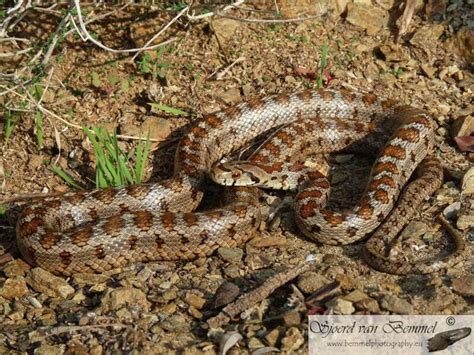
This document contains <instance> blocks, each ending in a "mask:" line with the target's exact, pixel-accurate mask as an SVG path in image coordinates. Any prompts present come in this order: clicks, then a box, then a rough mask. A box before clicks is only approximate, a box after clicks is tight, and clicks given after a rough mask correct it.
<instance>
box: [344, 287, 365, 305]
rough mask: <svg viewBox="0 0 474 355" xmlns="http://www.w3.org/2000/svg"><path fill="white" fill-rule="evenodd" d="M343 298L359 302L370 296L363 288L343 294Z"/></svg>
mask: <svg viewBox="0 0 474 355" xmlns="http://www.w3.org/2000/svg"><path fill="white" fill-rule="evenodd" d="M342 298H343V299H345V300H346V301H349V302H352V303H355V302H359V301H362V300H364V299H367V298H369V296H368V295H367V294H365V293H364V292H362V291H361V290H357V289H356V290H354V291H352V292H351V293H349V294H347V295H345V296H343V297H342Z"/></svg>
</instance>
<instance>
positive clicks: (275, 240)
mask: <svg viewBox="0 0 474 355" xmlns="http://www.w3.org/2000/svg"><path fill="white" fill-rule="evenodd" d="M272 225H273V224H272ZM287 243H288V242H287V240H286V238H285V237H273V236H272V237H262V238H254V239H252V240H251V241H250V242H249V243H248V244H249V245H251V246H252V247H254V248H259V249H260V248H269V247H284V246H286V245H287Z"/></svg>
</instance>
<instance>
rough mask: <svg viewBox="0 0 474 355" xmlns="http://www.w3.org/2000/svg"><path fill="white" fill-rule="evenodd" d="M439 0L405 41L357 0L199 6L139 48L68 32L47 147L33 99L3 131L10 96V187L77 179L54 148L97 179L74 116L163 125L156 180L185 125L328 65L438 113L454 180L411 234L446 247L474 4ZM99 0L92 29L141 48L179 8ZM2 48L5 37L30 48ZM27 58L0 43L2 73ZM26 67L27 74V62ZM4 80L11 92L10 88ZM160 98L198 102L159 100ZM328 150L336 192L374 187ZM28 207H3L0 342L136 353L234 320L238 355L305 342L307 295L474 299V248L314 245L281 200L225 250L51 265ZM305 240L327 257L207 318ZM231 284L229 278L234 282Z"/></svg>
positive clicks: (377, 309) (342, 195)
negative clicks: (429, 255)
mask: <svg viewBox="0 0 474 355" xmlns="http://www.w3.org/2000/svg"><path fill="white" fill-rule="evenodd" d="M282 3H284V2H282ZM386 3H387V2H384V3H383V4H381V5H380V6H377V7H375V8H376V9H377V11H380V13H381V14H383V15H384V16H386V15H388V14H389V13H390V14H391V15H392V16H396V14H397V12H396V11H395V10H393V9H392V10H390V11H388V10H387V9H388V7H387V4H386ZM439 3H444V7H443V8H441V9H438V8H436V6H435V5H436V4H437V2H430V4H431V7H429V6H428V5H427V6H426V7H425V8H423V9H422V10H420V11H419V12H418V14H417V15H415V16H414V18H413V22H412V23H411V24H410V27H409V30H408V33H407V34H406V35H405V36H402V37H401V38H399V39H398V43H396V38H395V34H396V27H395V25H394V23H393V22H389V25H387V24H386V21H385V22H384V21H382V23H381V24H379V25H377V24H376V23H372V21H375V20H374V19H370V18H367V19H364V18H363V19H358V18H357V11H356V10H357V9H355V10H354V9H352V12H351V9H349V13H348V14H347V15H346V14H344V15H343V16H342V17H341V16H337V15H333V16H331V15H327V14H326V15H322V14H320V13H315V14H313V13H311V12H309V10H308V12H307V13H305V12H304V11H303V12H302V15H301V13H297V14H291V16H290V17H294V16H300V15H301V16H302V17H307V16H313V17H312V18H311V19H308V20H305V21H289V22H288V23H265V22H259V21H256V22H254V23H253V22H243V21H234V20H231V19H228V18H224V17H217V16H210V17H207V18H204V19H200V20H195V21H190V20H189V19H186V18H184V17H183V18H181V19H179V20H178V21H177V22H175V23H174V24H172V26H170V28H169V30H168V31H166V32H165V33H164V35H163V36H162V37H159V38H158V40H157V42H161V41H164V40H166V39H176V40H174V41H173V42H172V43H170V44H168V45H166V46H165V47H163V48H164V50H156V51H151V52H149V53H150V55H149V56H144V55H143V54H142V55H140V56H139V57H138V58H136V59H135V60H132V55H131V54H116V53H112V52H109V51H106V50H104V49H101V48H98V47H97V46H96V45H94V44H92V43H90V42H83V41H81V39H80V38H79V36H77V35H75V34H71V35H68V36H66V37H65V38H64V39H61V40H60V42H59V43H58V45H57V46H56V48H55V50H54V52H53V54H52V56H51V58H50V59H49V62H48V64H47V66H46V67H45V73H44V75H42V76H41V83H42V85H43V90H44V92H45V93H44V96H43V99H42V101H41V104H42V107H44V108H46V109H47V110H48V111H49V112H52V113H53V115H49V114H44V115H43V126H42V129H43V144H42V147H40V146H39V144H38V141H37V137H38V134H37V133H38V126H37V123H36V122H37V121H35V119H36V120H37V117H38V114H37V112H38V108H37V107H36V106H34V105H26V107H23V108H24V110H23V111H16V112H18V113H17V114H16V115H15V117H14V126H13V131H12V132H11V134H9V135H8V137H7V136H6V134H5V129H6V125H7V121H6V112H7V110H6V109H5V110H4V119H3V121H0V124H3V126H4V130H2V132H3V133H2V134H3V136H2V151H3V158H2V162H1V163H0V178H2V180H3V183H2V185H1V190H0V201H4V200H7V199H11V198H12V197H15V196H20V195H22V194H27V193H39V192H41V193H53V192H64V191H67V190H71V189H72V187H70V186H69V185H68V184H67V183H66V182H65V181H64V180H62V179H61V178H60V177H59V176H58V175H56V174H55V173H54V172H53V171H52V170H51V166H52V165H53V164H57V165H59V166H60V167H61V168H62V169H63V170H65V171H66V172H67V173H68V174H70V175H71V176H73V177H74V178H75V179H76V180H77V181H79V182H81V183H82V184H83V185H84V186H87V187H88V188H93V187H94V184H93V183H92V181H93V180H94V176H95V172H94V171H95V157H94V155H93V149H92V146H91V144H90V142H89V141H88V140H87V139H86V137H85V135H84V133H83V132H82V131H81V130H80V129H78V128H76V126H78V127H80V126H83V125H88V126H90V125H95V126H102V127H105V128H107V129H108V130H110V131H112V130H113V129H114V128H116V129H117V131H118V133H119V134H121V135H122V136H128V137H130V136H132V138H123V139H121V140H120V145H121V146H122V147H123V148H124V149H130V148H131V147H133V146H134V145H136V139H133V137H138V136H140V135H142V136H143V135H144V134H146V132H147V131H148V129H151V137H152V138H153V139H155V141H154V143H153V152H152V157H151V158H150V159H149V165H148V167H149V168H148V170H147V174H146V179H147V180H148V181H150V182H154V181H159V180H161V179H163V178H166V177H169V176H170V175H171V174H172V171H173V170H172V167H173V160H174V150H175V149H176V144H177V140H178V139H179V137H181V136H182V134H183V133H184V131H185V130H186V127H187V126H188V125H189V124H192V122H193V121H194V120H195V119H196V118H198V117H201V116H202V115H204V114H206V113H210V112H213V111H217V110H220V109H223V108H225V107H227V106H230V105H234V104H237V103H239V102H242V101H246V100H248V99H249V98H252V97H255V96H266V95H271V94H275V93H282V92H291V91H295V90H299V89H303V88H316V87H317V85H318V81H319V82H320V83H322V85H323V86H324V87H329V88H346V89H349V90H355V91H360V92H375V93H377V94H379V95H386V96H389V97H392V98H395V99H397V100H401V101H403V102H405V103H408V104H411V105H413V106H416V107H419V108H422V109H425V110H426V111H427V112H429V113H430V114H431V115H432V117H433V118H434V119H435V120H436V122H437V124H438V126H439V127H438V128H437V130H436V133H437V137H436V153H437V156H438V157H439V158H440V160H441V161H442V164H443V167H444V169H445V172H446V177H445V183H444V185H443V187H442V188H441V189H440V190H439V191H437V193H436V194H435V195H434V197H433V198H432V199H430V200H429V201H427V202H425V203H424V204H423V206H422V207H421V208H420V212H419V214H418V215H417V216H415V218H414V222H412V223H411V224H410V228H411V229H409V231H408V232H407V230H405V232H404V233H406V234H407V237H408V238H410V237H412V235H411V234H415V235H418V236H419V235H424V236H425V239H430V237H431V238H435V239H436V240H438V239H440V241H437V242H436V243H438V244H436V243H435V244H434V245H436V246H437V247H438V246H439V245H447V244H449V243H450V238H449V237H448V235H447V234H446V232H445V231H444V230H443V228H442V227H441V226H440V224H439V222H437V219H436V217H437V215H438V214H439V213H441V212H442V211H443V210H444V209H445V208H446V207H447V206H449V205H451V204H452V203H454V202H456V201H458V200H459V196H460V190H461V179H462V177H463V174H464V173H465V172H466V171H467V170H468V168H469V167H470V166H472V158H473V157H472V153H470V154H471V155H470V156H469V154H468V153H462V152H460V150H459V149H458V148H457V147H456V144H455V142H454V140H453V138H452V127H453V122H455V121H456V120H459V119H462V118H464V117H466V116H469V115H472V109H473V106H472V102H470V100H472V95H473V76H472V72H471V71H470V68H469V66H468V64H469V60H470V59H469V53H467V54H466V51H468V50H467V49H466V48H465V47H463V46H464V44H466V46H467V45H468V41H469V39H468V36H469V33H471V34H472V32H469V28H468V26H469V25H472V21H473V20H472V18H469V15H468V14H469V11H472V3H471V4H469V3H463V2H459V1H451V2H449V3H448V7H447V8H446V3H445V2H442V1H441V2H439ZM242 6H245V5H242ZM272 6H273V5H272ZM272 6H270V5H268V6H267V5H262V4H258V5H255V8H254V9H255V10H258V12H255V11H254V12H249V11H244V10H243V9H228V10H226V12H225V14H226V15H231V16H236V17H239V18H248V17H249V16H251V17H252V18H256V19H264V18H275V9H274V8H273V7H272ZM366 6H372V5H366ZM247 7H250V6H249V5H248V6H247ZM87 10H88V11H92V10H94V12H89V15H90V16H93V15H94V14H102V13H106V12H107V11H110V10H113V11H112V13H111V14H109V15H107V16H106V17H105V18H103V19H99V20H97V21H95V22H93V23H91V24H89V25H88V29H89V31H90V33H92V34H93V35H94V36H95V37H96V38H97V39H98V40H99V41H100V42H102V43H105V44H106V45H107V46H109V47H112V48H132V47H137V46H138V47H139V46H143V44H144V43H145V42H146V41H147V40H148V39H149V38H150V37H151V36H153V34H154V33H156V32H158V30H159V28H160V27H161V26H163V25H164V24H166V23H167V22H169V21H170V20H171V19H172V18H173V17H174V16H176V15H177V13H178V11H179V10H180V7H171V8H168V11H164V10H163V9H162V8H156V9H153V8H149V7H146V6H128V7H126V8H124V9H119V8H107V9H102V8H95V9H93V8H90V9H87ZM267 10H268V11H267ZM282 10H284V9H282ZM303 10H304V9H303ZM265 11H267V12H265ZM377 13H378V12H377ZM283 15H285V13H284V12H283ZM293 15H294V16H293ZM62 16H63V15H62V14H61V13H57V14H56V13H53V14H51V13H45V12H38V11H32V12H30V13H29V14H28V15H27V17H26V19H25V20H22V21H20V23H19V24H18V25H17V26H16V27H15V29H14V31H13V32H12V33H10V35H11V36H15V37H21V38H27V39H29V40H30V41H31V43H42V44H43V45H44V46H45V47H44V48H48V44H50V42H49V39H50V38H51V34H52V33H54V31H55V30H56V28H57V26H58V24H59V23H60V21H61V18H63V17H62ZM344 17H346V19H344ZM276 18H278V19H280V18H281V17H279V16H277V17H276ZM387 18H388V17H387ZM378 19H380V18H378ZM364 23H368V24H369V25H370V26H368V27H367V26H366V25H364V26H365V27H366V29H365V30H364V28H361V27H360V26H363V24H364ZM471 31H472V29H471ZM368 33H370V34H368ZM463 36H464V37H463ZM471 45H472V44H471ZM2 46H3V48H2V51H5V52H7V51H9V52H13V51H17V50H18V49H19V48H17V47H15V46H13V45H12V46H11V47H9V45H8V44H5V43H2ZM471 48H472V47H471ZM38 49H39V48H35V50H38ZM326 50H327V55H326ZM471 50H472V49H471ZM471 55H472V54H471ZM324 58H326V59H327V63H323V62H324ZM29 59H31V57H27V56H26V55H24V56H21V55H20V56H15V57H13V59H12V58H7V59H5V58H2V60H3V61H2V62H1V65H2V70H1V71H2V72H3V73H9V74H11V73H14V72H15V70H16V72H17V73H18V71H19V70H20V69H21V68H24V67H25V66H26V65H27V61H28V60H29ZM471 59H472V57H471ZM471 64H472V62H471ZM30 67H31V65H30ZM30 69H31V68H30ZM25 75H26V74H25ZM5 78H6V77H5ZM20 79H21V80H23V79H24V77H21V74H20V77H19V80H20ZM5 80H7V79H5ZM5 82H6V83H7V84H6V85H7V86H5V85H4V84H2V91H3V90H5V89H7V88H12V87H15V86H14V85H12V84H11V81H5ZM24 94H25V93H24V91H22V88H21V86H16V87H15V88H14V90H13V91H10V92H8V93H6V94H5V95H3V96H0V100H2V101H1V102H2V104H4V105H5V106H6V107H7V106H8V107H15V108H18V107H20V105H21V101H22V99H21V97H19V96H18V95H24ZM150 102H155V103H160V104H164V105H167V106H168V107H172V108H175V109H179V110H181V111H184V112H187V113H188V114H189V115H188V116H185V115H178V116H175V115H172V114H169V113H166V112H164V111H162V110H159V109H152V108H151V106H150V105H149V103H150ZM144 132H145V133H144ZM7 138H8V141H7V140H6V139H7ZM469 159H471V161H470V160H469ZM330 162H331V165H333V166H334V167H335V169H334V170H333V171H332V172H331V180H332V182H333V184H334V185H335V192H334V194H333V196H332V197H331V200H332V203H333V204H335V205H338V206H339V207H348V206H350V204H351V203H353V202H354V201H355V200H356V199H357V197H358V196H360V194H361V193H362V191H363V189H364V181H365V180H364V179H366V177H367V174H368V172H369V170H370V163H371V160H370V159H369V158H366V157H360V158H359V157H354V156H352V155H347V154H336V155H334V156H331V157H330ZM269 194H270V195H273V196H276V198H282V197H283V195H282V194H280V193H271V192H270V193H269ZM273 198H275V197H273ZM207 202H209V201H207ZM207 202H206V203H207ZM210 202H212V201H210ZM22 205H24V202H20V203H16V204H15V203H12V204H8V205H5V206H4V208H3V209H2V212H1V215H0V216H1V217H0V254H4V255H3V257H2V256H1V255H0V268H3V272H2V271H0V322H1V324H2V329H0V353H3V352H5V353H15V352H25V351H28V352H30V351H32V350H35V349H36V350H35V353H36V351H38V352H40V353H62V352H68V353H89V352H90V353H94V354H100V353H103V352H109V351H123V352H129V351H132V350H134V351H135V352H137V353H138V352H141V350H143V349H145V350H147V351H150V352H155V353H161V352H166V351H170V352H171V351H180V350H183V349H186V353H200V352H206V353H215V352H217V351H218V349H219V342H221V343H222V342H223V341H222V340H221V339H222V337H221V335H222V334H223V333H228V332H231V331H236V332H238V333H240V334H241V335H242V337H243V338H242V339H241V340H240V341H239V343H238V345H236V346H235V347H233V348H232V349H231V350H230V351H229V353H231V352H233V351H235V353H237V352H238V353H240V352H243V353H247V352H252V351H253V350H255V349H257V348H260V347H264V346H267V347H276V348H278V349H281V350H283V351H287V352H289V353H293V352H301V353H304V352H305V351H306V349H307V344H306V340H305V339H306V338H307V337H306V335H307V326H306V314H307V312H308V310H309V311H311V312H324V311H326V310H328V309H329V310H331V311H333V312H335V313H342V314H351V313H355V314H368V313H374V314H388V313H397V314H413V313H415V314H473V312H474V307H473V302H472V300H473V298H472V296H473V294H472V290H471V291H469V290H466V289H468V288H469V281H470V280H471V281H470V282H472V277H473V276H472V273H473V272H474V267H473V260H472V258H471V259H467V260H465V261H464V262H461V263H459V264H458V265H455V266H454V267H452V268H450V269H449V270H447V272H446V273H438V274H431V275H426V276H413V275H408V276H407V275H405V276H394V275H388V274H384V273H380V272H377V271H375V270H373V269H371V268H370V267H369V266H368V265H367V264H366V263H365V262H364V260H363V258H362V255H361V251H362V248H363V242H360V243H356V244H354V245H349V246H345V247H335V246H325V245H320V244H315V243H314V242H312V241H310V240H308V239H306V238H304V236H303V235H302V234H301V233H300V232H299V231H298V229H297V227H296V226H295V224H294V222H293V219H292V213H291V210H286V209H285V210H283V211H282V213H281V214H280V215H279V217H278V222H279V223H275V222H272V223H271V224H270V226H268V225H267V226H266V225H264V226H262V228H261V229H263V231H262V232H261V233H259V234H258V235H256V236H255V238H254V239H253V240H252V241H251V242H250V243H248V244H247V245H244V246H241V247H239V248H230V249H221V250H219V251H218V252H217V253H215V254H214V256H212V257H209V258H206V259H199V260H196V261H193V262H177V263H159V262H158V263H148V264H138V265H132V266H130V267H129V268H127V269H125V270H113V271H112V272H109V273H105V274H101V275H83V274H82V275H74V276H72V277H69V278H64V277H60V278H55V277H53V276H52V275H49V274H47V273H44V272H43V271H42V270H40V269H30V267H29V266H28V265H26V264H25V263H23V262H22V261H21V256H20V255H19V253H18V251H17V250H16V247H15V229H14V223H15V217H16V216H17V212H16V211H17V210H18V206H22ZM420 230H421V231H422V232H420ZM464 233H465V235H467V233H466V231H464ZM426 236H428V237H426ZM471 238H472V233H471ZM425 242H426V240H425ZM428 242H429V241H428ZM428 244H429V243H428ZM469 248H471V246H469ZM447 249H448V250H449V247H448V248H447ZM469 250H470V251H469V253H468V255H472V250H471V249H469ZM308 254H314V255H316V257H317V262H316V265H315V266H314V268H313V269H312V271H311V272H309V273H305V274H303V275H300V276H299V278H298V279H295V280H294V281H293V282H292V283H290V284H287V285H285V286H283V287H281V288H279V289H277V290H276V291H275V292H274V293H273V294H272V295H271V296H270V297H269V298H268V299H266V300H264V301H262V302H259V303H258V304H257V305H256V306H255V307H252V308H251V309H250V310H249V311H248V312H244V313H243V314H242V315H241V316H240V317H237V318H236V319H232V320H231V322H230V324H227V325H224V326H223V328H222V329H209V327H208V325H207V324H206V320H207V319H209V318H210V317H212V316H214V315H215V314H217V313H218V309H215V307H214V306H215V302H216V300H215V299H216V292H217V290H218V288H219V287H220V286H221V285H222V284H223V283H224V282H225V281H227V282H230V283H232V284H234V285H237V286H238V287H239V288H240V292H241V293H244V292H248V291H249V290H251V289H254V288H255V287H258V286H259V285H261V284H262V282H263V281H264V280H265V279H267V278H268V277H270V276H271V275H274V274H275V273H277V272H279V271H283V270H287V269H288V268H290V267H291V266H293V265H296V264H298V263H301V262H302V261H303V260H304V258H305V257H306V256H307V255H308ZM333 281H337V287H336V288H335V289H334V290H333V291H331V292H330V293H329V296H328V294H324V296H326V298H324V297H320V298H316V299H315V298H314V297H312V298H309V296H310V295H312V294H313V293H314V292H315V291H316V290H318V289H320V288H321V287H324V286H327V285H329V284H331V283H332V282H333ZM231 289H232V290H234V291H235V288H232V287H231ZM234 291H224V292H223V293H222V291H221V292H217V293H218V294H219V295H220V298H222V297H224V298H225V296H229V295H228V294H232V293H233V292H234ZM227 293H228V294H227ZM222 295H224V296H222ZM347 295H351V296H347ZM229 297H230V296H229Z"/></svg>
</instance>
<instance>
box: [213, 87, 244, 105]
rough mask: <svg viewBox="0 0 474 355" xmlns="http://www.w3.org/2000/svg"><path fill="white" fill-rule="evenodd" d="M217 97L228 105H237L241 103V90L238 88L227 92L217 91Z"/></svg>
mask: <svg viewBox="0 0 474 355" xmlns="http://www.w3.org/2000/svg"><path fill="white" fill-rule="evenodd" d="M215 95H216V97H218V98H219V99H221V100H222V101H224V102H225V103H226V104H228V105H232V104H236V103H238V102H240V101H241V97H240V90H239V89H238V88H230V89H229V90H226V91H217V92H216V94H215Z"/></svg>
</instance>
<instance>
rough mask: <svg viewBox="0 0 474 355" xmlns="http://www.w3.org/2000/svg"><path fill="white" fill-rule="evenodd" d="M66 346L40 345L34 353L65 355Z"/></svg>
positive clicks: (36, 354)
mask: <svg viewBox="0 0 474 355" xmlns="http://www.w3.org/2000/svg"><path fill="white" fill-rule="evenodd" d="M65 349H66V345H65V344H60V345H49V344H47V343H42V344H41V345H40V347H39V348H36V349H35V351H34V354H35V355H62V354H64V353H65Z"/></svg>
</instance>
